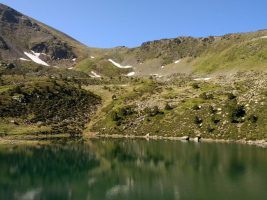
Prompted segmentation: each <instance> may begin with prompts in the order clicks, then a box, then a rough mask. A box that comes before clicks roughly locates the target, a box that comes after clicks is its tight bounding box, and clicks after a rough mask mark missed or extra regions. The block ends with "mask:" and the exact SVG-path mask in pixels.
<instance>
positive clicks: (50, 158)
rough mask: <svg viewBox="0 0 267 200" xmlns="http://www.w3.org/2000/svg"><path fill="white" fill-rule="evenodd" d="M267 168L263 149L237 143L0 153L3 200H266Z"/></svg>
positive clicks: (126, 144) (74, 145) (96, 145)
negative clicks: (89, 199) (264, 199)
mask: <svg viewBox="0 0 267 200" xmlns="http://www.w3.org/2000/svg"><path fill="white" fill-rule="evenodd" d="M266 168H267V160H266V150H265V149H262V148H256V147H253V146H245V145H237V144H216V143H210V144H208V143H200V144H196V143H193V142H192V143H191V142H189V143H182V142H177V141H145V140H127V139H124V140H110V139H108V140H105V139H101V140H93V141H92V143H90V144H83V143H80V142H71V143H66V144H65V143H63V144H62V145H58V144H53V145H50V146H38V147H36V146H35V147H31V146H26V147H24V146H16V147H14V146H12V147H3V146H2V148H1V149H0V176H1V179H0V198H1V199H8V200H13V199H14V200H15V199H75V200H84V199H88V198H89V197H90V198H91V199H95V200H105V199H107V200H109V199H111V200H112V199H125V200H134V199H142V200H151V199H155V200H166V199H185V200H194V199H199V200H206V199H217V200H225V198H227V199H229V200H236V199H243V200H251V199H262V198H264V197H265V196H266V195H267V191H266V187H267V175H266ZM30 197H31V198H30Z"/></svg>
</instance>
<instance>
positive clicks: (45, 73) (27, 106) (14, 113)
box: [0, 64, 101, 136]
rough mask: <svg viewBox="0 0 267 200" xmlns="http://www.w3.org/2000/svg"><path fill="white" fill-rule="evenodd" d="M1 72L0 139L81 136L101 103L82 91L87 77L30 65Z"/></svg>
mask: <svg viewBox="0 0 267 200" xmlns="http://www.w3.org/2000/svg"><path fill="white" fill-rule="evenodd" d="M0 69H1V71H0V118H1V120H0V133H1V136H5V135H9V134H12V135H13V134H14V135H20V134H32V133H35V134H41V133H42V134H47V133H53V134H56V133H64V134H66V133H69V134H70V135H77V134H81V133H82V131H83V129H84V125H85V124H86V123H87V122H88V121H89V119H90V116H91V115H92V114H93V113H94V112H95V111H96V108H97V106H98V105H99V104H100V103H101V101H100V97H98V96H96V95H94V94H93V93H91V92H89V91H86V90H84V89H82V88H81V85H82V84H85V83H86V82H88V81H90V78H89V77H88V76H87V75H86V74H82V73H78V72H73V71H70V70H60V69H50V68H48V67H43V66H29V65H28V66H26V67H24V66H22V65H21V66H18V65H14V66H13V67H12V69H9V68H8V65H6V64H2V66H1V67H0ZM85 80H87V81H85Z"/></svg>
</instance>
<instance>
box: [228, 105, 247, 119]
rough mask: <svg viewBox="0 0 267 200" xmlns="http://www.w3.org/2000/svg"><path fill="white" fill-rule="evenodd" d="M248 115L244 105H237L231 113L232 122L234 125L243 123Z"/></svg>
mask: <svg viewBox="0 0 267 200" xmlns="http://www.w3.org/2000/svg"><path fill="white" fill-rule="evenodd" d="M245 115H246V111H245V108H244V106H243V105H237V106H236V107H235V108H233V109H232V111H231V112H230V120H231V122H232V123H240V122H242V117H244V116H245Z"/></svg>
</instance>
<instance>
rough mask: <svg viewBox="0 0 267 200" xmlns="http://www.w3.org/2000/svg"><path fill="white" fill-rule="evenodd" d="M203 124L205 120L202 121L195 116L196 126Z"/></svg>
mask: <svg viewBox="0 0 267 200" xmlns="http://www.w3.org/2000/svg"><path fill="white" fill-rule="evenodd" d="M202 122H203V120H202V119H201V118H200V117H198V116H195V118H194V123H195V124H197V125H199V124H201V123H202Z"/></svg>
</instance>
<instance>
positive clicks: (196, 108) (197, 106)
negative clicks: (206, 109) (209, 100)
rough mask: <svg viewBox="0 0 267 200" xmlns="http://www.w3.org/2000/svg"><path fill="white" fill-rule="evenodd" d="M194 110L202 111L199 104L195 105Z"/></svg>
mask: <svg viewBox="0 0 267 200" xmlns="http://www.w3.org/2000/svg"><path fill="white" fill-rule="evenodd" d="M192 110H200V106H199V105H198V104H195V105H193V107H192Z"/></svg>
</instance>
